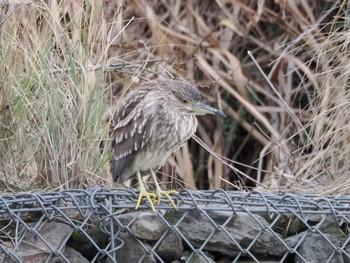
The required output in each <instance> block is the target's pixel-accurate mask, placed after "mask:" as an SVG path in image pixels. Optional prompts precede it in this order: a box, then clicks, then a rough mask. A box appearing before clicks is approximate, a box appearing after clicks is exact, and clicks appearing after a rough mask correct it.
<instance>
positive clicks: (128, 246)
mask: <svg viewBox="0 0 350 263" xmlns="http://www.w3.org/2000/svg"><path fill="white" fill-rule="evenodd" d="M118 238H120V239H121V240H122V241H123V242H124V245H123V246H122V247H121V248H120V249H118V250H117V251H116V260H117V262H128V263H136V262H140V260H141V259H142V258H143V260H142V263H155V262H156V260H155V259H154V256H153V255H152V254H148V253H147V251H145V250H144V248H143V247H142V246H141V245H140V244H139V242H138V241H137V240H136V239H135V238H134V237H133V236H132V235H131V234H130V233H125V232H120V233H119V235H118ZM119 245H120V243H118V242H116V244H115V246H119ZM144 246H145V247H146V248H147V249H151V247H150V245H148V244H144ZM106 262H107V263H108V262H110V260H107V261H106Z"/></svg>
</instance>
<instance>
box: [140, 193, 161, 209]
mask: <svg viewBox="0 0 350 263" xmlns="http://www.w3.org/2000/svg"><path fill="white" fill-rule="evenodd" d="M144 197H145V198H146V199H147V200H148V202H149V204H150V206H151V209H152V211H154V212H155V211H156V209H155V208H154V204H155V203H156V202H157V195H156V194H153V193H149V192H147V191H141V192H140V194H139V198H138V200H137V203H136V207H135V210H137V209H138V208H139V206H140V204H141V201H142V199H143V198H144Z"/></svg>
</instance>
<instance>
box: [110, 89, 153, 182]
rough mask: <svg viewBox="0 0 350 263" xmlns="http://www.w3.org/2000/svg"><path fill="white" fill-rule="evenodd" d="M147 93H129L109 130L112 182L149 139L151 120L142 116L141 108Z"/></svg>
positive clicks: (139, 91) (141, 91) (140, 90)
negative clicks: (111, 153) (111, 151)
mask: <svg viewBox="0 0 350 263" xmlns="http://www.w3.org/2000/svg"><path fill="white" fill-rule="evenodd" d="M147 93H148V89H138V92H137V93H131V94H130V95H129V96H127V98H126V99H125V102H124V103H123V105H122V106H121V107H120V109H119V111H118V113H117V115H116V117H115V126H114V127H112V129H111V135H112V137H113V138H114V140H113V143H112V146H113V148H114V158H113V169H112V172H113V179H114V180H117V179H118V178H119V177H120V176H121V175H122V173H123V171H124V170H125V169H126V168H127V167H128V166H129V165H130V163H131V161H132V160H133V158H134V156H135V153H136V152H137V151H139V150H140V149H142V148H143V147H145V145H146V144H147V142H148V141H149V139H150V138H151V129H150V128H151V122H152V119H151V118H150V117H148V116H146V115H145V114H144V108H143V107H142V101H143V99H144V97H145V96H146V95H147ZM121 179H122V180H126V179H127V178H121Z"/></svg>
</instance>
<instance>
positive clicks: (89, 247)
mask: <svg viewBox="0 0 350 263" xmlns="http://www.w3.org/2000/svg"><path fill="white" fill-rule="evenodd" d="M85 232H86V235H85V234H83V233H80V232H73V234H72V236H71V238H70V242H69V246H71V247H72V248H73V249H75V250H76V251H78V252H79V253H80V254H82V255H83V256H84V257H85V258H87V259H89V260H92V259H93V258H94V257H95V255H96V254H97V253H98V250H97V248H96V247H95V246H94V244H93V243H92V242H91V240H90V239H89V238H87V236H89V237H90V238H91V239H92V240H93V242H95V244H96V245H97V246H98V247H99V248H105V247H106V246H107V245H108V242H109V241H108V240H109V235H108V234H106V233H104V232H102V231H101V230H100V229H99V228H98V227H97V226H94V227H93V228H90V229H87V230H85Z"/></svg>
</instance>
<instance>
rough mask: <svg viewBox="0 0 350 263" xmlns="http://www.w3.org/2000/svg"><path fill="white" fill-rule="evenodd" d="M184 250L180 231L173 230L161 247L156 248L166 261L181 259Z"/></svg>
mask: <svg viewBox="0 0 350 263" xmlns="http://www.w3.org/2000/svg"><path fill="white" fill-rule="evenodd" d="M182 252H183V245H182V239H181V237H180V236H179V234H178V233H176V232H175V231H173V230H171V231H169V232H168V233H167V234H166V236H165V238H164V239H163V241H162V242H161V243H160V245H159V247H158V248H157V249H156V253H157V254H158V255H159V256H160V257H161V258H162V260H163V261H165V262H171V261H173V260H176V259H179V258H180V257H181V255H182Z"/></svg>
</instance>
